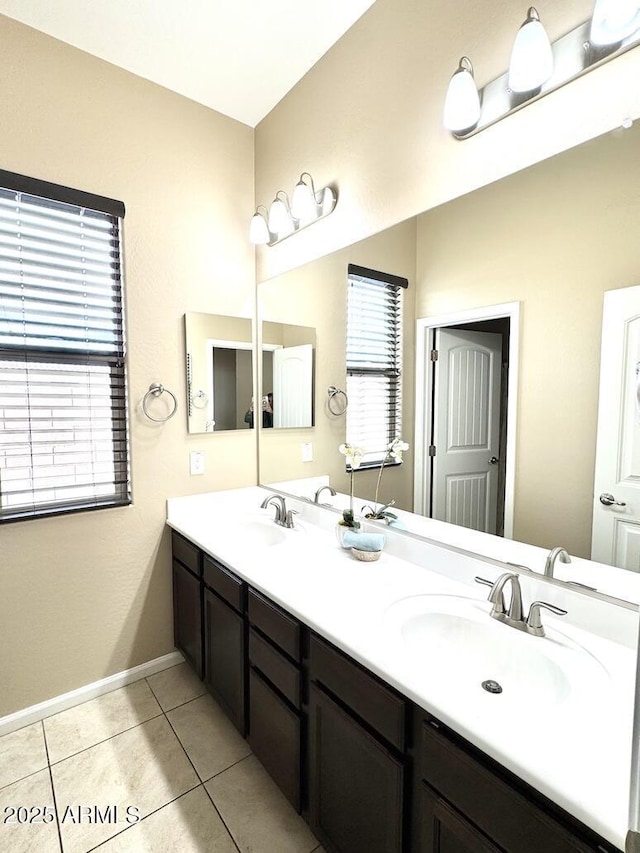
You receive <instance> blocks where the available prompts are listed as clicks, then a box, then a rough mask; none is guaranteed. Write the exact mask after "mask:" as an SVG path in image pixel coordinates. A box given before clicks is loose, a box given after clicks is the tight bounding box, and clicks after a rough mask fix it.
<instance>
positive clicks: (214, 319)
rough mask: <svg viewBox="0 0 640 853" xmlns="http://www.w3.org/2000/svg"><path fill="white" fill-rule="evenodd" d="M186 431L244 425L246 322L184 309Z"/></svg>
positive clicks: (249, 391) (249, 365)
mask: <svg viewBox="0 0 640 853" xmlns="http://www.w3.org/2000/svg"><path fill="white" fill-rule="evenodd" d="M184 327H185V349H186V354H185V360H186V369H187V405H186V410H187V426H188V430H189V432H190V433H203V432H221V431H223V430H237V429H250V428H251V426H252V423H251V418H250V417H249V413H250V410H251V407H252V404H253V399H252V398H253V353H252V348H253V338H252V322H251V320H250V319H249V318H247V317H228V316H223V315H220V314H200V313H195V312H190V313H188V314H185V317H184Z"/></svg>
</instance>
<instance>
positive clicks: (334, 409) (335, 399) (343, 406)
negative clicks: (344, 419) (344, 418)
mask: <svg viewBox="0 0 640 853" xmlns="http://www.w3.org/2000/svg"><path fill="white" fill-rule="evenodd" d="M327 394H328V395H329V396H328V398H327V408H328V409H329V411H330V412H331V414H332V415H337V416H340V415H344V413H345V412H346V411H347V406H348V405H349V398H348V397H347V394H346V392H345V391H342V390H341V389H340V388H336V386H335V385H329V388H328V389H327Z"/></svg>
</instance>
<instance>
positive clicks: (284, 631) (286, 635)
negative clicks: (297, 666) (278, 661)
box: [249, 589, 300, 661]
mask: <svg viewBox="0 0 640 853" xmlns="http://www.w3.org/2000/svg"><path fill="white" fill-rule="evenodd" d="M249 622H250V623H251V624H252V625H255V626H256V628H259V629H260V630H261V631H262V633H263V634H266V635H267V637H269V639H270V640H273V642H274V643H275V644H276V646H278V647H279V648H281V649H282V651H283V652H286V654H288V655H289V657H291V658H293V659H294V660H296V661H299V660H300V623H299V622H298V620H297V619H294V618H293V616H289V614H288V613H285V612H284V610H281V609H280V608H279V607H278V606H277V605H275V604H273V603H272V602H271V601H267V599H266V598H263V597H262V596H261V595H260V594H259V593H257V592H255V591H254V590H253V589H250V590H249Z"/></svg>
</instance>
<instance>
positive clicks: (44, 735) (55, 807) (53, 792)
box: [40, 720, 64, 853]
mask: <svg viewBox="0 0 640 853" xmlns="http://www.w3.org/2000/svg"><path fill="white" fill-rule="evenodd" d="M40 725H41V726H42V738H43V740H44V751H45V754H46V756H47V770H48V771H49V781H50V783H51V796H52V797H53V812H54V814H55V816H56V826H57V828H58V844H59V845H60V853H64V845H63V843H62V830H61V829H60V815H59V814H58V799H57V797H56V786H55V785H54V783H53V770H52V768H51V762H50V761H49V745H48V743H47V732H46V730H45V727H44V720H40Z"/></svg>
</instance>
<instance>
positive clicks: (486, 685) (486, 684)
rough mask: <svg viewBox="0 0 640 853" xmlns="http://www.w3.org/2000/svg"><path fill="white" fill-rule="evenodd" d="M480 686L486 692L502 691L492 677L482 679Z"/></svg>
mask: <svg viewBox="0 0 640 853" xmlns="http://www.w3.org/2000/svg"><path fill="white" fill-rule="evenodd" d="M482 688H483V690H486V691H487V693H502V686H501V685H500V684H498V682H497V681H494V680H493V679H492V678H488V679H487V680H486V681H483V682H482Z"/></svg>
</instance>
